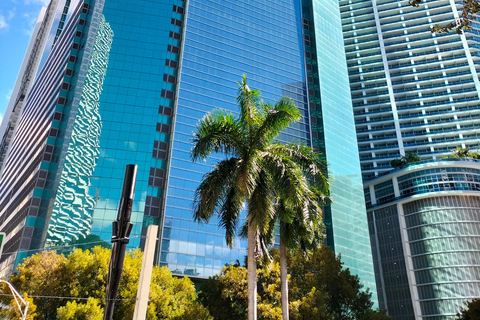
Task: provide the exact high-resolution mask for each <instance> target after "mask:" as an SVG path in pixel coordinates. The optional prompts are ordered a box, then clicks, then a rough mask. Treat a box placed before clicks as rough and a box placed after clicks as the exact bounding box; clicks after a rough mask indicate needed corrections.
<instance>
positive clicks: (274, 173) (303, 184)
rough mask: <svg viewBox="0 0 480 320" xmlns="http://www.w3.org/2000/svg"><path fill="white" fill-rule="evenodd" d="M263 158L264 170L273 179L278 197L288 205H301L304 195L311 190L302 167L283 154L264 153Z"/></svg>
mask: <svg viewBox="0 0 480 320" xmlns="http://www.w3.org/2000/svg"><path fill="white" fill-rule="evenodd" d="M261 158H262V166H263V168H264V170H265V171H266V172H268V174H269V176H271V178H272V184H273V185H274V188H275V192H276V194H277V196H278V197H279V198H281V199H283V200H284V201H285V204H286V205H291V206H292V207H298V206H299V205H301V204H302V203H303V197H304V195H305V194H306V193H307V192H310V190H309V187H308V182H307V179H306V178H305V176H304V175H303V172H302V170H301V169H300V167H299V166H298V165H297V164H296V163H295V162H294V161H293V160H292V159H291V158H290V157H288V156H286V155H285V154H282V153H271V152H267V151H264V152H262V155H261Z"/></svg>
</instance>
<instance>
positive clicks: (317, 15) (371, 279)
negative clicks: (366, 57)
mask: <svg viewBox="0 0 480 320" xmlns="http://www.w3.org/2000/svg"><path fill="white" fill-rule="evenodd" d="M304 11H306V12H305V17H304V18H306V19H307V21H308V24H309V32H306V34H307V35H309V38H307V39H306V40H308V41H309V42H310V44H311V46H313V48H311V49H309V48H308V46H307V52H308V51H309V50H310V51H311V52H312V56H311V59H310V60H309V62H310V63H311V64H312V66H313V67H312V70H308V69H310V68H308V66H307V72H308V75H309V76H310V77H311V78H313V80H314V81H313V85H312V84H309V94H310V96H309V98H310V100H309V102H310V106H311V107H313V108H311V109H312V110H311V115H312V118H311V119H312V120H313V121H312V132H315V131H316V132H318V134H315V133H314V134H313V138H314V139H313V145H314V146H316V147H318V148H319V150H321V151H322V152H323V153H324V154H325V157H326V161H327V165H328V175H329V179H330V181H331V195H332V198H333V199H334V202H333V203H332V204H331V205H330V206H329V207H327V208H326V210H325V224H326V226H327V243H328V244H329V245H330V246H331V247H332V248H333V250H334V251H335V252H336V253H341V255H342V261H343V262H344V263H345V266H348V268H350V270H351V272H352V273H353V274H357V275H358V276H359V277H360V279H362V281H363V282H364V285H365V288H369V289H370V290H371V291H372V294H373V295H372V300H373V301H375V302H376V301H377V296H376V287H375V276H374V272H373V264H372V254H371V248H370V241H369V236H368V232H367V230H368V226H367V221H366V219H365V212H366V211H365V202H364V195H363V186H362V177H361V173H360V170H359V167H360V163H359V158H358V147H357V139H356V134H355V127H354V118H353V114H352V102H351V100H350V98H349V94H350V88H349V81H348V73H347V70H346V60H345V50H344V46H343V43H342V39H343V35H342V32H341V30H340V28H338V27H337V26H338V25H339V24H341V19H340V13H339V7H338V2H337V1H318V0H314V1H312V2H311V9H310V8H309V7H308V6H306V8H305V9H304ZM309 13H310V14H309ZM304 23H305V22H304ZM305 42H307V41H305ZM307 57H308V55H307ZM312 93H313V94H312ZM312 96H313V97H312Z"/></svg>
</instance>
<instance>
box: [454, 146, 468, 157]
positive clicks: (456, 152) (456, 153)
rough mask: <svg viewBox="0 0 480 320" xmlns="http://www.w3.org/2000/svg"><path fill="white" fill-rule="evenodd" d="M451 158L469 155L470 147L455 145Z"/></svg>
mask: <svg viewBox="0 0 480 320" xmlns="http://www.w3.org/2000/svg"><path fill="white" fill-rule="evenodd" d="M451 157H452V158H458V159H465V158H469V157H470V148H462V147H457V148H456V149H453V150H452V155H451Z"/></svg>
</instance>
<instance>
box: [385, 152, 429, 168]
mask: <svg viewBox="0 0 480 320" xmlns="http://www.w3.org/2000/svg"><path fill="white" fill-rule="evenodd" d="M419 161H422V158H420V157H419V156H418V155H416V154H415V153H412V152H407V154H406V155H405V156H402V157H401V158H400V159H393V160H392V161H390V165H391V166H392V167H394V168H401V167H403V166H406V165H407V164H411V163H415V162H419Z"/></svg>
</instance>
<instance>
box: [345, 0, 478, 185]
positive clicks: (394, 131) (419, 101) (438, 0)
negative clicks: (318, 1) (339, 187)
mask: <svg viewBox="0 0 480 320" xmlns="http://www.w3.org/2000/svg"><path fill="white" fill-rule="evenodd" d="M340 8H341V15H342V23H343V32H344V40H345V46H346V55H347V62H348V68H349V76H350V83H351V89H352V98H353V106H354V112H355V121H356V128H357V136H358V144H359V149H360V161H361V165H362V172H363V178H364V180H369V179H372V178H374V177H375V176H378V175H382V174H384V173H386V172H388V171H389V170H391V169H392V168H391V166H390V161H391V160H392V159H395V158H399V157H400V156H401V155H405V154H406V153H407V152H412V153H415V154H418V155H419V156H420V157H422V158H424V159H430V158H440V157H441V156H442V155H445V154H448V153H450V150H452V149H454V148H455V147H456V146H462V147H469V148H471V149H474V150H475V149H477V148H478V146H479V143H478V137H479V133H480V96H479V94H480V82H479V80H478V69H479V68H480V37H479V33H478V29H477V28H476V27H477V25H476V24H474V25H473V29H471V30H469V31H468V32H466V33H465V34H463V35H458V34H456V33H455V32H451V33H448V34H438V33H437V34H435V33H431V32H430V29H431V28H432V27H433V26H434V25H435V24H444V23H448V22H451V21H453V20H454V19H456V18H458V12H457V11H458V10H461V6H460V4H457V3H456V2H454V1H448V0H435V1H430V0H429V1H423V2H421V3H420V6H419V7H412V6H411V5H410V4H409V3H408V0H394V1H391V0H378V1H371V0H342V1H340Z"/></svg>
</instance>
